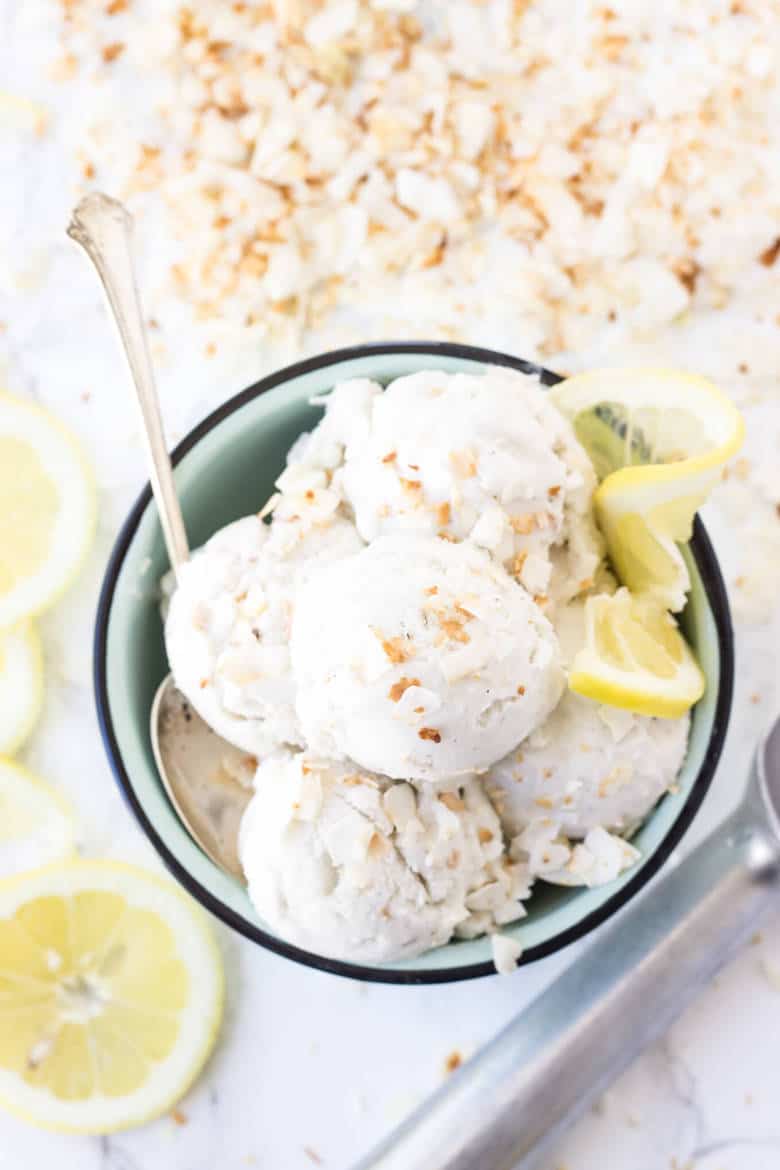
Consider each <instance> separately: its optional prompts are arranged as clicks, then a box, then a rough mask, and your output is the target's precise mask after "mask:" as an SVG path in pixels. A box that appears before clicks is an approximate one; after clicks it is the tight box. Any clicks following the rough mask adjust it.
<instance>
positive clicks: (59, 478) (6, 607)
mask: <svg viewBox="0 0 780 1170" xmlns="http://www.w3.org/2000/svg"><path fill="white" fill-rule="evenodd" d="M94 525H95V492H94V488H93V484H92V476H91V474H90V471H89V468H88V467H87V464H86V462H85V460H84V457H83V455H82V454H81V450H80V448H79V446H78V445H77V443H76V441H75V439H74V438H73V437H72V436H71V435H70V434H69V432H68V431H66V430H65V428H64V427H62V426H61V425H60V423H59V422H57V420H55V419H54V418H52V417H51V415H49V414H48V413H47V412H46V411H44V410H41V409H40V408H39V407H37V406H33V405H30V404H28V403H26V402H20V401H18V400H17V399H15V398H11V397H10V396H9V395H7V394H0V629H4V628H7V627H8V626H11V625H14V624H15V623H16V622H17V621H19V619H20V618H24V617H30V616H33V615H34V614H37V613H40V612H41V610H44V609H47V608H48V607H49V606H50V605H52V604H53V603H54V602H55V601H56V600H57V598H58V597H59V596H60V594H61V593H63V592H64V591H65V589H66V588H67V587H68V585H69V584H70V583H71V581H72V580H73V578H74V577H75V575H76V573H77V572H78V569H79V568H80V566H81V564H82V561H83V560H84V557H85V556H86V553H87V549H88V548H89V543H90V540H91V538H92V532H93V529H94Z"/></svg>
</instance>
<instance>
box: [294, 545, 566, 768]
mask: <svg viewBox="0 0 780 1170" xmlns="http://www.w3.org/2000/svg"><path fill="white" fill-rule="evenodd" d="M290 648H291V654H292V664H293V676H294V681H295V685H296V710H297V714H298V718H299V720H300V726H301V729H302V731H303V734H304V736H305V739H306V741H307V744H308V746H309V747H310V749H311V750H312V751H314V752H316V753H317V754H319V755H322V756H325V757H330V758H333V759H344V758H350V759H353V760H355V761H357V762H358V763H359V764H360V765H361V766H362V767H364V768H369V769H371V770H372V771H375V772H381V773H384V774H385V775H387V776H392V777H394V778H397V779H414V780H436V781H438V780H446V779H447V778H449V777H453V776H460V775H464V774H465V773H468V772H471V771H475V770H477V771H478V770H484V769H486V768H488V767H490V765H491V764H493V763H495V762H496V760H498V759H500V758H501V757H502V756H503V755H505V754H506V753H507V752H508V751H509V750H510V749H511V748H513V747H516V746H517V744H519V743H520V741H521V740H523V739H524V738H525V736H527V735H528V734H529V733H530V732H531V731H533V730H534V728H535V727H538V726H539V724H540V723H541V722H542V721H543V720H544V719H545V717H546V716H547V715H548V714H549V712H550V711H551V710H552V708H553V707H554V706H555V704H556V703H557V701H558V699H559V697H560V694H561V690H562V688H563V685H564V675H563V670H562V667H561V663H560V654H559V648H558V640H557V638H556V635H555V632H554V630H553V628H552V626H551V624H550V623H549V621H548V620H547V619H546V618H545V617H544V615H543V614H542V612H541V611H540V609H539V607H538V606H537V605H536V604H535V603H534V601H533V600H532V598H531V597H530V595H529V594H528V593H527V591H526V590H525V589H524V588H523V587H522V586H521V585H519V584H518V583H517V582H516V581H513V580H512V578H511V577H510V576H509V575H508V574H507V572H506V571H505V569H504V568H503V567H502V566H501V565H500V564H497V563H496V562H495V561H493V560H491V558H490V557H489V556H488V554H487V553H486V552H485V551H484V550H482V549H480V548H477V547H476V545H473V544H471V543H469V542H463V543H451V542H449V541H446V540H442V539H441V538H439V537H436V536H430V535H424V534H419V533H415V532H395V533H388V534H387V535H384V536H379V537H377V539H376V540H374V541H373V543H372V544H370V545H369V546H368V547H367V548H365V549H363V550H362V551H361V552H360V553H357V554H356V555H355V556H352V557H347V558H344V559H342V560H341V561H339V562H336V563H334V564H332V565H328V566H324V567H323V568H322V569H320V570H318V571H317V572H316V573H314V574H312V575H311V576H310V577H309V579H308V580H307V582H306V583H305V584H304V585H303V586H302V588H301V590H300V592H299V595H298V600H297V604H296V609H295V616H294V619H293V624H292V638H291V644H290Z"/></svg>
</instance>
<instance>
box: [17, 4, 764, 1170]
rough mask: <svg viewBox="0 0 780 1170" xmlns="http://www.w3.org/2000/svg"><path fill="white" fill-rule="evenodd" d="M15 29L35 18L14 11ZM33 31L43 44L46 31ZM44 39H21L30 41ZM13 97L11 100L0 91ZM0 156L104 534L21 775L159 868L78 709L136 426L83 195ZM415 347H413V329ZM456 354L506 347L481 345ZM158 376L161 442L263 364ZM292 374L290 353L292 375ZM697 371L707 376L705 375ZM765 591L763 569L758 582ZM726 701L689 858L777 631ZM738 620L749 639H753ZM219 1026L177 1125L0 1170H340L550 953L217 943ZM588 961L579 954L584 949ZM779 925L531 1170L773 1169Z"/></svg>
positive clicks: (25, 283) (34, 342) (37, 1155)
mask: <svg viewBox="0 0 780 1170" xmlns="http://www.w3.org/2000/svg"><path fill="white" fill-rule="evenodd" d="M24 8H25V9H26V10H27V13H28V15H29V13H30V10H34V9H36V8H38V9H40V10H42V11H43V12H44V14H45V9H46V6H45V5H41V4H38V3H37V0H36V3H29V4H28V3H25V5H24ZM21 9H22V5H20V4H17V0H2V2H1V3H0V28H2V32H3V35H2V36H0V42H2V44H3V45H4V49H3V50H2V52H3V54H4V60H3V58H0V76H1V77H2V78H3V85H5V84H9V85H11V86H12V87H15V89H16V91H17V92H24V93H30V94H35V93H38V92H39V91H40V92H42V94H43V97H44V100H47V101H49V102H52V101H54V100H55V99H52V97H51V94H50V93H49V91H47V90H46V84H45V82H44V81H42V80H41V77H40V76H39V73H40V68H41V62H42V61H43V60H44V59H45V55H46V51H47V50H46V45H45V37H43V36H42V35H38V32H36V33H35V35H34V36H33V35H32V34H31V32H30V29H29V28H28V27H27V26H26V25H24V24H23V22H21V21H19V22H17V16H18V14H19V12H20V11H21ZM40 16H41V13H40V12H38V17H39V19H38V21H37V26H36V27H38V28H40V26H41V24H42V23H43V21H42V20H41V19H40ZM32 25H36V22H34V21H33V22H31V27H32ZM6 79H8V80H7V81H6ZM2 133H3V136H2V140H1V141H0V151H2V157H3V160H4V161H3V167H2V171H3V181H2V184H0V256H1V257H2V262H3V264H2V267H3V271H2V277H3V281H2V288H1V289H0V321H2V323H3V330H2V331H1V332H0V362H2V363H4V364H5V366H6V367H7V377H6V381H7V384H8V386H9V388H10V389H11V390H12V391H14V392H15V393H18V394H20V395H23V396H28V397H30V398H33V399H35V400H37V401H40V402H42V403H45V404H46V405H47V406H49V407H51V408H52V409H53V410H56V411H57V412H58V413H59V414H60V415H61V416H62V417H63V418H65V419H66V420H67V421H68V423H69V424H70V425H71V427H73V429H74V430H75V431H76V432H77V433H78V434H79V435H80V437H81V438H82V440H83V442H84V444H85V446H86V447H87V449H88V451H89V453H90V456H91V458H92V460H93V463H94V465H95V468H96V471H97V477H98V482H99V490H100V528H99V535H98V540H97V543H96V546H95V549H94V552H93V554H92V556H91V559H90V562H89V565H88V567H87V570H86V571H85V573H84V575H83V577H82V578H81V580H80V582H79V584H78V586H77V587H76V588H75V589H74V590H73V591H72V592H71V593H70V595H69V596H68V597H67V598H66V600H65V601H64V602H63V603H62V604H61V605H60V606H59V607H58V608H57V609H56V610H55V611H54V612H53V613H51V614H50V615H48V616H47V617H46V619H45V621H44V622H43V631H44V639H45V647H46V657H47V669H48V694H47V700H46V709H45V714H44V718H43V720H42V723H41V725H40V727H39V729H38V731H37V732H36V734H35V735H34V737H33V739H32V741H31V743H30V744H29V746H28V748H27V749H26V751H25V753H24V757H25V759H26V761H27V762H28V763H29V764H30V766H31V767H33V768H34V769H36V770H38V771H39V772H40V773H41V774H43V775H44V776H46V777H48V778H49V779H50V780H51V781H52V782H54V783H55V784H57V785H58V786H60V787H61V788H62V789H63V791H65V792H67V793H68V794H69V796H70V797H71V798H72V799H73V801H74V802H75V804H76V805H77V808H78V810H79V813H80V816H81V823H82V846H83V849H84V851H85V852H86V853H88V854H101V853H102V854H109V855H111V856H125V857H132V858H134V859H137V860H140V861H143V862H144V863H146V864H149V865H152V866H154V865H156V864H157V863H156V859H155V857H154V856H153V854H152V852H151V850H150V848H149V847H148V846H147V845H146V843H145V841H144V840H143V839H142V837H141V835H140V833H139V832H138V830H137V829H136V827H135V825H134V823H133V821H132V819H131V816H130V814H129V813H128V811H127V810H126V808H125V807H124V805H123V803H122V801H121V799H120V797H119V795H118V792H117V790H116V788H115V785H114V783H113V781H112V778H111V775H110V773H109V770H108V767H107V764H106V761H105V758H104V755H103V750H102V747H101V744H100V740H99V736H98V730H97V725H96V720H95V713H94V707H93V700H92V692H91V681H90V640H91V627H92V620H93V613H94V606H95V600H96V595H97V589H98V585H99V581H100V577H101V573H102V570H103V567H104V564H105V560H106V557H107V554H108V551H109V548H110V546H111V543H112V541H113V539H114V536H115V534H116V531H117V528H118V525H119V523H120V522H121V519H122V517H123V515H124V514H125V512H126V510H127V508H128V506H129V504H130V502H131V500H132V498H133V497H134V495H135V494H136V492H137V491H138V489H139V487H140V485H141V483H142V480H143V479H144V470H143V460H142V452H141V446H140V440H139V434H138V429H137V426H136V422H135V416H134V413H133V407H132V404H131V401H130V398H129V395H128V393H127V388H126V381H125V375H124V373H123V372H122V370H121V367H120V365H119V362H118V360H117V355H116V351H115V347H114V342H113V338H112V336H111V334H110V332H109V330H108V328H107V323H106V318H105V314H104V312H103V309H102V305H101V302H100V297H99V293H98V289H97V286H96V283H95V280H94V278H93V276H92V274H91V272H90V271H89V270H88V268H87V265H86V264H85V262H84V261H83V259H82V257H81V256H80V255H78V254H77V253H76V250H75V249H74V248H73V247H72V245H70V244H69V242H68V241H67V240H66V239H65V237H64V234H63V228H64V223H65V220H66V215H67V210H68V208H69V206H70V205H71V203H72V202H73V198H74V195H75V192H76V184H75V179H74V172H73V168H72V164H71V161H70V160H69V156H68V154H67V152H66V150H65V146H64V143H63V140H62V137H61V135H59V133H58V130H57V121H56V118H55V120H54V125H53V128H52V131H51V132H50V133H49V134H48V135H47V136H46V137H45V138H44V139H42V140H40V141H36V140H34V139H31V138H30V136H29V135H27V134H25V133H24V132H20V133H17V132H16V131H13V130H8V129H4V130H3V132H2ZM410 331H413V326H411V327H410ZM464 340H470V341H473V342H480V341H483V342H486V343H488V344H491V343H499V342H501V341H502V340H503V343H504V344H505V345H506V346H507V348H511V346H512V340H511V337H504V338H503V339H501V338H498V337H496V336H495V335H494V333H493V332H492V331H488V330H487V329H486V328H485V327H483V326H480V325H478V324H477V325H475V326H474V327H473V328H472V329H471V332H470V334H468V331H467V332H466V334H465V335H464ZM165 344H166V352H165V354H164V355H160V356H161V357H164V361H163V362H162V368H161V388H162V396H163V402H164V412H165V415H166V419H167V421H168V426H169V434H170V437H171V439H176V438H178V437H180V436H181V435H182V434H183V433H185V431H186V430H187V429H188V428H189V427H190V426H191V425H192V424H193V423H194V422H195V421H197V420H198V419H199V418H200V417H202V416H203V414H204V413H205V412H206V411H207V409H209V408H211V407H212V406H214V405H215V404H217V403H219V402H220V401H222V400H223V399H224V398H225V397H226V396H228V395H229V394H230V393H232V392H234V391H236V390H238V389H240V388H241V386H242V385H243V384H245V383H246V382H248V381H250V380H252V379H253V378H255V377H256V376H258V374H259V373H260V372H262V371H263V370H264V369H267V368H268V367H269V366H270V365H273V364H275V363H276V364H279V363H280V362H281V360H283V359H282V357H281V356H280V355H279V354H274V353H263V354H262V355H255V356H252V355H248V354H246V353H243V354H242V355H241V356H240V359H238V360H236V361H234V362H233V363H232V364H231V365H226V364H225V363H223V364H221V365H218V364H215V363H213V364H211V365H209V364H208V363H204V362H202V361H201V360H200V359H198V358H197V357H193V354H195V352H196V351H195V348H194V347H193V346H192V345H191V344H189V339H188V338H181V337H179V338H176V337H175V336H172V335H170V334H169V335H167V336H166V337H165ZM284 356H285V357H286V356H289V355H284ZM705 356H706V355H705V353H704V351H702V360H704V358H705ZM771 391H772V387H771V385H770V387H769V392H768V393H767V388H766V387H763V388H762V393H761V394H757V395H756V396H754V399H753V405H750V403H748V409H747V414H748V422H749V427H750V438H749V448H748V450H749V452H750V453H751V456H752V457H753V458H755V459H757V460H761V459H764V460H765V461H766V463H767V466H770V465H771V464H772V459H773V454H772V453H773V451H774V452H775V453H776V451H777V450H778V431H779V430H780V405H778V401H777V399H775V398H774V397H773V395H772V393H771ZM708 518H709V522H710V525H711V531H712V532H713V534H714V536H715V537H716V539H717V541H718V547H719V551H720V553H721V558H722V561H723V565H724V571H725V574H726V576H727V579H728V580H729V582H730V583H733V581H734V580H735V578H736V577H738V576H740V575H741V574H742V572H743V559H744V555H745V549H744V542H743V541H741V540H740V526H741V517H740V515H739V508H738V506H737V505H735V504H734V502H733V500H731V501H730V500H729V499H728V498H726V497H725V496H724V497H723V498H722V499H720V500H718V499H716V501H715V503H714V504H713V505H711V507H710V510H709V517H708ZM767 574H768V576H769V577H770V580H771V579H773V578H774V580H775V581H776V579H777V566H776V565H773V564H772V562H771V559H770V560H769V562H768V564H767ZM739 618H740V620H739V621H738V625H737V637H738V642H737V649H738V677H737V689H736V698H735V705H734V712H733V718H732V725H731V730H730V732H729V737H728V742H727V746H726V751H725V753H724V758H723V762H722V764H721V767H720V770H719V772H718V776H717V778H716V781H715V784H714V786H713V790H712V792H711V794H710V795H709V796H708V798H707V801H706V803H705V807H704V809H703V810H702V812H701V814H700V816H699V817H698V818H697V821H696V823H695V826H694V828H693V830H692V831H691V833H690V835H689V839H687V840H686V846H688V845H689V844H690V841H691V840H695V839H697V838H698V837H700V836H701V835H702V834H703V833H704V832H705V831H706V830H707V829H708V828H709V827H711V826H713V825H714V824H716V823H717V821H718V820H719V819H720V818H721V817H722V816H723V814H724V812H725V811H726V810H727V809H728V808H730V807H731V806H732V805H733V803H734V802H735V800H736V798H737V795H738V792H739V788H740V785H741V782H742V778H743V776H744V773H745V771H746V768H747V764H748V760H749V757H750V754H751V751H752V747H753V744H754V742H755V740H756V738H757V736H758V734H759V731H760V728H761V727H762V726H763V725H764V724H765V723H766V721H767V719H768V717H769V715H770V713H771V712H772V711H773V709H774V705H775V702H776V697H777V690H776V682H775V676H776V673H777V671H776V652H777V649H778V639H777V633H778V622H777V613H776V612H775V613H774V616H773V613H772V609H771V606H762V607H759V610H758V611H755V608H753V609H750V608H749V607H745V606H741V607H740V610H739ZM748 619H749V620H748ZM215 929H216V930H217V933H218V935H219V939H220V943H221V945H222V949H223V952H224V956H225V964H226V968H227V981H228V1010H227V1018H226V1020H225V1024H224V1028H223V1031H222V1036H221V1039H220V1043H219V1047H218V1049H217V1052H216V1054H215V1056H214V1058H213V1060H212V1061H211V1062H210V1064H209V1066H208V1068H207V1070H206V1072H205V1074H204V1076H203V1077H202V1079H201V1081H200V1082H199V1084H198V1085H197V1087H196V1088H195V1089H194V1091H193V1092H192V1093H190V1095H189V1096H188V1097H187V1098H186V1099H185V1101H184V1102H183V1103H182V1106H181V1110H182V1118H181V1119H180V1121H178V1122H177V1121H176V1120H174V1119H173V1118H170V1117H166V1118H163V1119H162V1120H160V1121H158V1122H157V1123H155V1124H153V1125H149V1126H147V1127H145V1128H143V1129H140V1130H138V1131H135V1132H129V1133H125V1134H121V1135H118V1136H116V1137H112V1138H110V1139H89V1138H71V1137H60V1136H53V1135H48V1134H45V1133H40V1132H36V1131H35V1130H33V1129H29V1128H26V1127H25V1126H23V1125H21V1124H20V1123H18V1122H16V1121H14V1120H12V1119H10V1118H7V1117H5V1116H2V1115H0V1170H20V1168H22V1167H24V1170H44V1167H49V1166H54V1165H56V1166H57V1167H58V1168H59V1170H210V1168H211V1167H213V1166H216V1165H220V1166H224V1167H229V1168H230V1170H239V1168H241V1167H251V1166H257V1167H258V1168H262V1170H306V1168H307V1167H308V1168H310V1167H311V1166H313V1165H316V1164H319V1162H320V1159H321V1161H322V1164H323V1165H324V1166H326V1167H334V1168H343V1167H347V1166H348V1165H349V1164H350V1163H351V1161H352V1160H353V1159H354V1158H355V1157H356V1156H357V1155H358V1154H359V1153H361V1152H363V1151H364V1150H366V1149H367V1148H368V1147H369V1145H370V1144H371V1143H372V1141H374V1140H375V1139H376V1138H378V1137H379V1136H380V1135H381V1134H383V1133H384V1132H385V1131H386V1130H387V1129H388V1128H389V1127H390V1126H391V1124H393V1123H394V1122H395V1121H396V1120H398V1119H399V1118H401V1117H402V1116H403V1114H404V1113H405V1112H406V1111H408V1110H409V1108H410V1107H411V1106H412V1105H413V1104H414V1103H416V1102H417V1101H418V1100H420V1099H421V1097H422V1096H423V1095H424V1094H425V1093H426V1092H427V1091H429V1090H430V1089H432V1088H434V1087H435V1086H436V1085H438V1084H439V1083H440V1082H441V1080H442V1078H443V1076H444V1075H445V1073H444V1065H445V1061H446V1058H447V1057H448V1055H449V1054H450V1053H451V1052H453V1050H458V1051H459V1052H460V1053H461V1054H462V1055H463V1056H464V1057H465V1056H468V1054H469V1053H471V1052H473V1051H474V1050H475V1049H476V1048H477V1047H478V1046H479V1045H480V1044H481V1043H482V1042H483V1041H485V1040H486V1039H487V1038H488V1037H489V1036H490V1035H491V1034H492V1033H493V1032H494V1031H495V1030H496V1029H497V1028H498V1027H499V1026H501V1025H502V1024H503V1023H504V1022H505V1021H507V1020H508V1019H509V1018H510V1017H511V1016H512V1015H513V1014H514V1013H515V1012H516V1011H517V1010H518V1009H519V1008H520V1007H521V1006H522V1005H523V1004H524V1003H525V1002H527V1001H528V1000H529V999H530V998H531V997H532V996H533V995H534V994H535V993H536V992H537V991H538V990H539V989H540V988H541V987H542V986H544V984H545V983H546V982H547V981H549V980H550V979H551V978H552V977H553V976H554V975H555V973H556V972H557V971H558V970H560V969H561V968H562V967H563V966H564V965H565V964H566V963H568V962H569V961H570V960H571V959H573V958H574V957H575V954H576V949H577V948H571V949H570V950H569V951H567V952H566V953H565V954H563V955H559V956H556V957H555V958H553V959H550V960H548V961H545V962H543V963H540V964H537V965H536V966H534V967H532V968H523V969H521V970H520V971H519V972H518V973H517V974H516V975H515V976H513V977H511V978H508V979H498V978H495V979H491V980H483V981H480V982H477V983H471V984H464V985H455V986H442V987H434V988H392V987H381V986H361V985H358V984H356V983H352V982H349V981H344V980H339V979H335V978H331V977H328V976H325V975H322V974H319V973H317V972H313V971H309V970H306V969H304V968H299V967H296V966H294V965H293V964H291V963H288V962H286V961H284V960H282V959H280V958H277V957H275V956H273V955H271V954H266V953H264V952H263V951H261V950H260V949H259V948H257V947H254V946H252V945H250V944H248V943H245V942H243V941H242V940H240V939H239V938H237V937H235V936H233V935H232V934H230V933H229V932H228V931H227V930H226V929H223V928H222V927H221V926H219V924H215ZM591 941H592V940H591ZM778 1035H780V916H778V918H777V919H776V920H775V921H771V922H769V923H768V924H767V925H766V928H765V929H764V930H763V931H762V932H761V935H760V937H757V938H756V939H755V941H754V943H753V945H751V946H749V947H748V948H746V950H745V952H744V953H743V954H742V955H741V956H740V957H739V958H738V959H737V960H736V961H735V962H734V963H733V964H732V965H731V966H730V967H729V968H728V969H727V970H726V971H724V973H723V974H722V975H721V976H720V977H719V978H718V979H717V980H716V981H715V982H714V983H713V985H712V986H711V987H710V988H709V989H708V990H707V991H706V992H705V993H704V994H703V995H702V996H701V998H700V999H699V1000H698V1002H697V1003H696V1004H695V1006H693V1007H692V1008H691V1009H690V1010H689V1011H688V1012H687V1013H686V1014H685V1016H684V1017H683V1018H682V1019H681V1020H680V1021H679V1022H678V1024H677V1025H676V1026H675V1027H674V1028H673V1029H672V1031H671V1032H670V1034H669V1036H668V1037H667V1039H666V1040H665V1041H664V1042H663V1043H662V1044H659V1045H658V1046H657V1047H656V1048H655V1049H653V1050H652V1051H650V1052H648V1053H646V1054H645V1055H644V1056H643V1057H642V1058H641V1059H640V1060H639V1061H638V1062H637V1064H636V1065H635V1066H634V1067H633V1068H632V1069H631V1070H630V1071H629V1072H628V1073H626V1075H624V1076H623V1077H622V1079H621V1080H620V1081H619V1082H618V1083H617V1084H616V1085H615V1086H614V1087H613V1088H612V1089H611V1090H610V1091H609V1092H608V1094H607V1096H606V1098H605V1099H604V1101H603V1102H602V1104H601V1106H600V1107H599V1108H598V1110H597V1111H594V1113H593V1114H592V1115H590V1116H588V1117H587V1118H586V1119H585V1120H583V1121H582V1122H580V1123H579V1124H578V1125H577V1127H576V1128H575V1129H574V1130H573V1131H572V1133H571V1134H570V1136H568V1137H567V1138H566V1140H565V1141H564V1142H563V1143H562V1144H561V1146H560V1149H559V1150H558V1151H557V1152H556V1153H555V1154H554V1155H551V1157H550V1158H549V1160H548V1162H547V1164H546V1170H604V1168H605V1167H608V1168H609V1170H683V1168H685V1170H693V1168H694V1167H695V1170H777V1167H778V1166H780V1081H778V1076H777V1051H776V1043H775V1040H776V1037H777V1036H778Z"/></svg>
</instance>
